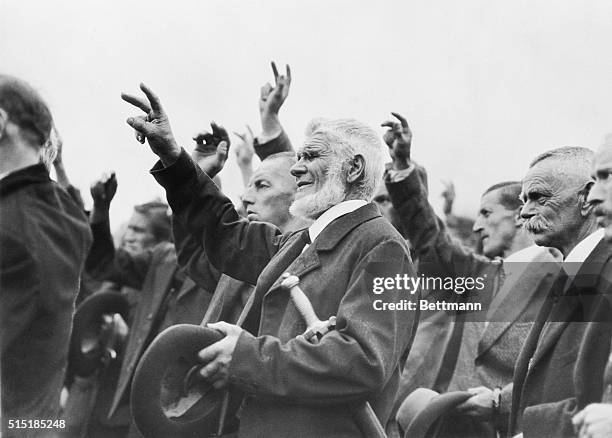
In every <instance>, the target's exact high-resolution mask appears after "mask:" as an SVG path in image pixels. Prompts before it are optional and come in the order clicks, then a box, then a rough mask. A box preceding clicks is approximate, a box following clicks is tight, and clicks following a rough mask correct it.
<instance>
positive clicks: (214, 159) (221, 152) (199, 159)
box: [191, 122, 230, 178]
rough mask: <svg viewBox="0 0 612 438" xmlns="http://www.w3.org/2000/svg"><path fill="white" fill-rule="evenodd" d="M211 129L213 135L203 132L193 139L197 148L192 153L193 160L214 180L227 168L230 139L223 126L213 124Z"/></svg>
mask: <svg viewBox="0 0 612 438" xmlns="http://www.w3.org/2000/svg"><path fill="white" fill-rule="evenodd" d="M210 127H211V128H212V133H211V132H208V131H202V132H199V133H198V134H196V135H195V136H194V137H193V139H194V140H195V142H196V147H195V149H194V150H193V152H192V153H191V158H193V160H194V161H195V162H196V163H197V164H198V166H200V168H201V169H202V170H203V171H204V172H205V173H206V174H207V175H208V176H209V177H210V178H214V177H215V176H216V175H217V174H218V173H219V172H220V171H221V169H223V166H225V162H226V161H227V155H228V151H229V147H230V139H229V135H228V134H227V131H226V130H225V128H224V127H223V126H220V125H217V124H216V123H215V122H211V123H210Z"/></svg>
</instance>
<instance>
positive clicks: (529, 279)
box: [478, 252, 560, 356]
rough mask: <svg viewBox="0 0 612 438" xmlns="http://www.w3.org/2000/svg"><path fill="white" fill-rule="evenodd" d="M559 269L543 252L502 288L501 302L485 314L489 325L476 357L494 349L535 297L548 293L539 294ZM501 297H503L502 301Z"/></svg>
mask: <svg viewBox="0 0 612 438" xmlns="http://www.w3.org/2000/svg"><path fill="white" fill-rule="evenodd" d="M559 268H560V267H559V265H558V264H556V263H555V261H554V259H553V258H552V256H551V255H550V253H548V252H543V253H542V254H540V255H538V256H537V257H536V258H535V259H534V260H532V261H531V262H530V263H529V265H528V266H527V268H526V269H525V271H523V272H522V273H521V274H520V277H519V278H518V279H517V280H516V281H511V283H512V284H504V285H503V286H502V289H503V290H500V291H499V292H498V295H497V296H496V298H498V297H499V298H500V302H497V301H496V300H495V299H493V302H492V304H491V307H492V309H491V311H490V313H488V314H487V319H488V320H489V321H492V323H491V324H489V325H487V328H486V329H485V331H484V333H483V334H482V337H481V340H480V342H479V344H478V356H481V355H483V354H484V353H486V352H487V351H488V350H489V349H490V348H491V347H492V346H493V345H495V343H496V342H497V341H498V340H499V338H500V337H501V336H502V335H503V334H504V333H505V332H506V330H508V329H509V328H510V326H512V325H513V324H514V323H515V322H516V320H517V319H519V317H520V316H521V315H522V314H523V313H524V312H525V311H526V309H527V307H528V306H532V305H534V298H535V297H536V296H537V295H541V294H545V293H548V290H546V291H542V290H541V287H542V286H543V285H544V284H546V282H548V281H549V280H550V278H551V277H553V276H554V275H555V274H556V273H557V272H558V271H559ZM542 271H544V272H542ZM501 294H504V296H503V297H502V296H501ZM493 307H494V308H493ZM496 321H500V322H496Z"/></svg>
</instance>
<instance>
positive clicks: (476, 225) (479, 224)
mask: <svg viewBox="0 0 612 438" xmlns="http://www.w3.org/2000/svg"><path fill="white" fill-rule="evenodd" d="M483 229H484V228H483V226H482V219H481V218H480V216H478V217H477V218H476V221H475V222H474V226H473V227H472V231H473V232H474V233H479V232H480V231H482V230H483Z"/></svg>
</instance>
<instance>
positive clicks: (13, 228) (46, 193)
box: [0, 76, 91, 436]
mask: <svg viewBox="0 0 612 438" xmlns="http://www.w3.org/2000/svg"><path fill="white" fill-rule="evenodd" d="M0 122H1V123H0V158H1V159H0V161H1V162H2V164H1V165H2V168H1V169H0V174H3V177H2V178H1V179H0V212H1V214H0V344H1V346H2V350H1V356H0V357H1V363H0V368H1V370H2V400H1V403H2V422H3V424H2V429H3V430H2V436H12V435H13V432H15V433H18V434H19V436H38V435H40V436H48V434H49V429H47V428H48V427H59V425H58V424H50V423H53V422H49V421H41V420H53V421H55V420H56V419H57V418H58V410H59V396H60V390H61V387H62V383H63V379H64V372H65V367H66V359H67V352H68V339H69V337H70V331H71V327H72V314H73V311H74V300H75V298H76V294H77V292H78V289H79V282H80V274H81V269H82V266H83V263H84V260H85V257H86V255H87V252H88V249H89V246H90V243H91V236H90V232H89V227H88V225H87V221H86V218H85V215H84V213H83V212H82V211H81V210H80V208H79V207H78V206H77V205H76V203H75V202H74V201H73V200H72V198H71V197H70V196H69V195H68V193H67V192H65V191H64V190H63V189H62V188H61V187H60V186H59V185H57V184H56V183H55V182H53V181H51V179H50V178H49V173H48V170H47V168H46V167H45V166H44V164H42V163H38V158H37V157H38V154H39V152H40V150H41V149H42V148H43V147H44V145H45V143H46V141H47V139H48V135H49V131H50V127H51V123H52V122H51V116H50V114H49V112H48V109H46V106H45V105H44V103H43V102H42V100H40V98H39V97H38V95H37V94H36V92H34V91H33V90H32V89H31V88H30V87H29V86H28V85H27V84H24V83H23V82H21V81H19V80H17V79H14V78H10V77H7V76H0ZM24 420H26V421H24ZM30 420H31V421H30ZM18 428H19V429H18Z"/></svg>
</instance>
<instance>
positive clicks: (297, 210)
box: [289, 160, 346, 219]
mask: <svg viewBox="0 0 612 438" xmlns="http://www.w3.org/2000/svg"><path fill="white" fill-rule="evenodd" d="M345 197H346V186H345V185H344V181H343V180H342V162H341V161H340V160H334V161H332V162H331V163H329V168H328V169H327V179H326V180H325V183H324V184H323V187H321V189H320V190H319V191H318V192H316V193H311V194H310V195H306V196H303V197H301V198H299V199H296V200H295V201H293V203H292V204H291V207H289V213H291V214H292V215H293V216H296V217H302V218H307V219H316V218H317V217H319V216H320V215H321V214H322V213H323V212H325V211H327V210H329V209H330V208H331V207H333V206H334V205H337V204H340V203H341V202H342V201H344V198H345Z"/></svg>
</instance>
